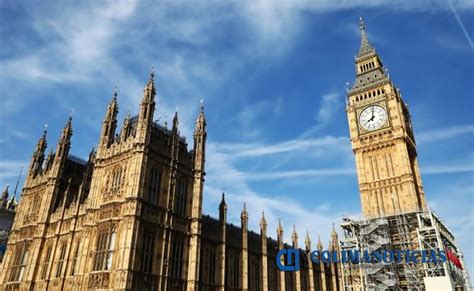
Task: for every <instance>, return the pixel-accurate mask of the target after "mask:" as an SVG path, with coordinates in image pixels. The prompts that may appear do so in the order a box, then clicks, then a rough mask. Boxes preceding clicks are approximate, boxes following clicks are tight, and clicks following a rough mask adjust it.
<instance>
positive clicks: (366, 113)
mask: <svg viewBox="0 0 474 291" xmlns="http://www.w3.org/2000/svg"><path fill="white" fill-rule="evenodd" d="M386 121H387V112H386V111H385V109H384V108H383V107H382V106H379V105H372V106H369V107H367V108H365V109H364V110H362V112H361V113H360V115H359V123H360V126H362V128H364V129H365V130H367V131H373V130H376V129H379V128H381V127H382V126H383V125H384V124H385V122H386Z"/></svg>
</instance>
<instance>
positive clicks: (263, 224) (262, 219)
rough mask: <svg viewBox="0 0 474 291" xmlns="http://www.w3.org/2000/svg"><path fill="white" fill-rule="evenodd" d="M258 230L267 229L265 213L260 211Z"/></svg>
mask: <svg viewBox="0 0 474 291" xmlns="http://www.w3.org/2000/svg"><path fill="white" fill-rule="evenodd" d="M260 228H261V229H262V230H266V229H267V220H266V219H265V212H263V211H262V218H260Z"/></svg>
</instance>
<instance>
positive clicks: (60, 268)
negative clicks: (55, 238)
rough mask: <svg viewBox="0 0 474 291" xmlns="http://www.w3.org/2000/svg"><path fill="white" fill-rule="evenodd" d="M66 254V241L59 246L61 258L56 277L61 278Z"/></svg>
mask: <svg viewBox="0 0 474 291" xmlns="http://www.w3.org/2000/svg"><path fill="white" fill-rule="evenodd" d="M65 256H66V243H64V242H63V243H61V247H60V248H59V260H58V264H57V267H56V278H60V277H61V276H62V273H63V265H64V257H65Z"/></svg>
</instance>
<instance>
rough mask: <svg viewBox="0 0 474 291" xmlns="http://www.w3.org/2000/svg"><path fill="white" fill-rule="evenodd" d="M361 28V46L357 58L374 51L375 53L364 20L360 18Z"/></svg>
mask: <svg viewBox="0 0 474 291" xmlns="http://www.w3.org/2000/svg"><path fill="white" fill-rule="evenodd" d="M359 29H360V48H359V53H358V54H357V58H361V57H364V56H367V55H370V54H372V53H375V48H374V47H373V46H372V45H371V44H370V42H369V39H368V38H367V33H366V31H365V23H364V20H363V19H362V17H361V18H359Z"/></svg>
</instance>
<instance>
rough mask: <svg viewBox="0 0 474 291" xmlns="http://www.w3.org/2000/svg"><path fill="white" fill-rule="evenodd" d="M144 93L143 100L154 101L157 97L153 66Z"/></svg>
mask: <svg viewBox="0 0 474 291" xmlns="http://www.w3.org/2000/svg"><path fill="white" fill-rule="evenodd" d="M143 93H144V96H143V101H152V100H153V98H154V97H155V94H156V90H155V70H154V68H153V67H152V69H151V73H150V78H149V79H148V82H147V83H146V85H145V88H144V89H143Z"/></svg>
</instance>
